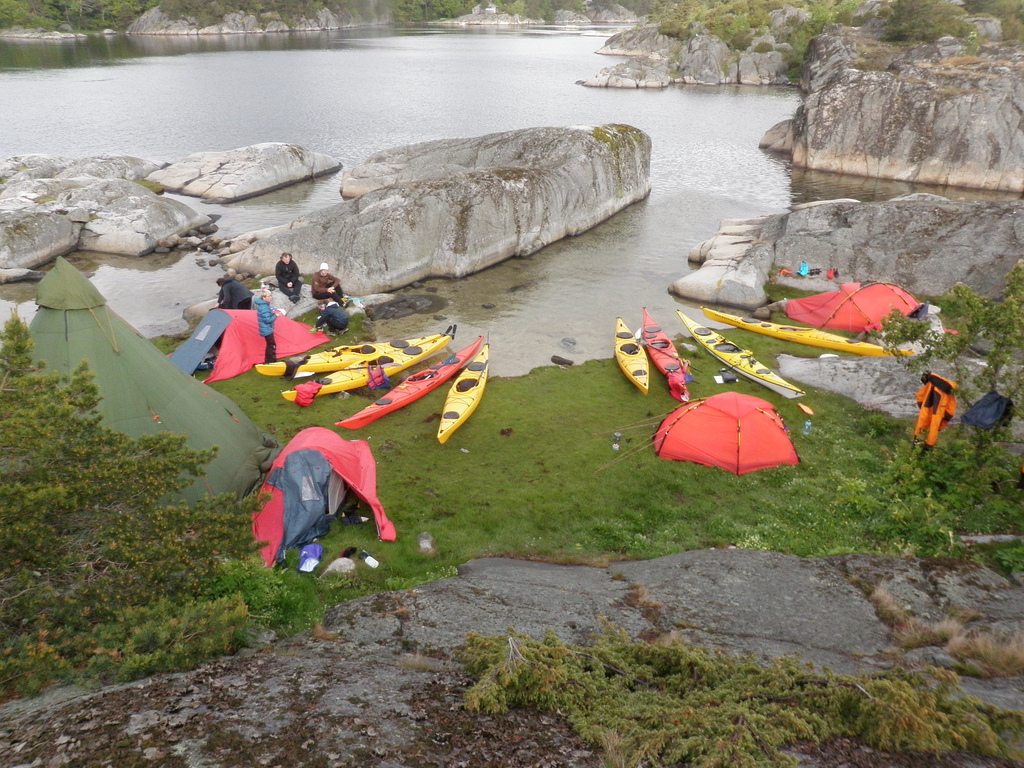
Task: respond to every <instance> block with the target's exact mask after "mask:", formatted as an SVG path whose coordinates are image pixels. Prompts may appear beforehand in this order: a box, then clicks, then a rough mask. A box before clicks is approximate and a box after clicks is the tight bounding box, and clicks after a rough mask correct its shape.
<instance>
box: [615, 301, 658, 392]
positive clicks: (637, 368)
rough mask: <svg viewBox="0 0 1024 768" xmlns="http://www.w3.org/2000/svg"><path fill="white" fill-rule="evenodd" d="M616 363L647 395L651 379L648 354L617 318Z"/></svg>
mask: <svg viewBox="0 0 1024 768" xmlns="http://www.w3.org/2000/svg"><path fill="white" fill-rule="evenodd" d="M615 362H617V363H618V364H619V368H621V369H622V372H623V373H624V374H626V378H627V379H629V380H630V381H631V382H633V384H634V385H635V386H636V388H637V389H639V390H640V391H641V392H643V393H644V394H645V395H646V394H647V389H648V386H649V384H650V377H651V373H650V365H649V364H648V362H647V353H646V352H644V348H643V347H641V346H640V344H639V343H637V340H636V337H635V336H633V332H632V331H631V330H629V328H628V327H626V324H625V323H624V322H622V318H621V317H617V318H615Z"/></svg>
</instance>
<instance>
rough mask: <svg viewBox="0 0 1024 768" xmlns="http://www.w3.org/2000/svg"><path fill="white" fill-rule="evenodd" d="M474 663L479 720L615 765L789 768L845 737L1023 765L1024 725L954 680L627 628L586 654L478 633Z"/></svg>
mask: <svg viewBox="0 0 1024 768" xmlns="http://www.w3.org/2000/svg"><path fill="white" fill-rule="evenodd" d="M463 660H464V662H465V663H466V666H467V669H468V670H469V672H470V674H472V675H474V676H476V677H477V678H478V681H477V682H476V683H475V684H474V685H473V686H472V687H471V688H470V689H469V690H468V691H467V693H466V705H467V708H468V709H469V710H471V711H476V712H488V713H500V712H505V711H507V710H508V709H510V708H512V707H534V708H537V709H541V710H544V711H549V712H559V713H561V714H562V715H563V716H565V717H566V718H567V719H568V721H569V723H570V724H571V725H572V727H573V728H574V730H576V731H577V732H578V733H579V734H580V736H581V737H582V738H583V739H584V740H586V741H587V742H589V743H591V744H593V745H595V746H598V747H601V746H603V747H605V749H606V750H607V751H608V753H609V754H608V756H607V757H608V758H609V759H608V761H607V762H608V763H609V764H613V763H614V764H617V765H687V766H693V767H694V768H727V767H728V768H756V767H760V766H778V767H779V768H782V767H783V766H790V765H792V764H793V762H792V758H791V757H789V756H787V755H785V754H783V751H782V750H783V749H784V748H785V747H786V746H788V745H791V744H795V743H796V742H811V743H820V742H823V741H826V740H828V739H831V738H835V737H854V738H858V739H862V740H863V741H864V742H865V743H866V744H868V745H870V746H873V747H875V748H878V749H881V750H886V751H910V752H928V753H941V752H972V753H976V754H981V755H989V756H1000V757H1004V756H1006V757H1009V756H1019V752H1018V751H1015V750H1014V748H1013V747H1012V746H1011V745H1010V743H1008V742H1009V741H1010V739H1009V738H1008V737H1011V736H1012V735H1014V734H1021V733H1024V716H1022V715H1021V714H1020V713H1019V712H1000V711H998V710H996V709H994V708H992V707H990V706H988V705H986V704H983V703H981V702H979V701H977V700H976V699H972V698H969V697H962V696H960V695H958V690H957V684H956V683H957V678H956V675H955V674H954V673H952V672H949V671H946V670H937V669H935V670H931V671H929V673H927V674H922V675H916V676H915V675H911V674H908V673H905V672H903V671H901V670H898V669H894V670H892V671H889V672H886V673H884V674H881V675H878V676H875V677H866V676H865V677H859V678H858V677H850V676H843V675H835V674H832V673H830V672H828V671H825V672H820V673H819V672H816V671H814V670H812V669H811V668H810V667H808V666H805V665H803V664H801V663H800V662H799V660H797V659H795V658H782V659H776V660H774V661H772V662H771V663H769V664H767V665H764V664H759V663H757V661H755V660H754V659H753V658H736V657H733V656H729V655H726V654H715V653H713V652H709V651H705V650H702V649H700V648H696V647H694V646H691V645H688V644H686V643H684V642H681V641H678V640H666V641H663V642H660V643H644V642H634V641H632V640H631V639H630V638H629V637H628V635H627V634H626V633H625V632H623V631H622V630H619V629H616V628H606V629H605V631H604V633H603V634H602V635H600V636H599V637H598V638H597V641H596V642H595V643H594V645H593V646H589V647H580V646H574V645H568V644H566V643H563V642H562V641H561V640H559V639H558V638H557V637H556V636H555V635H554V634H553V633H549V634H548V635H547V637H545V638H544V639H543V640H534V639H531V638H528V637H525V636H522V635H518V634H509V635H508V636H502V637H482V636H479V635H475V634H471V635H470V636H469V639H468V642H467V645H466V648H465V650H464V653H463ZM612 745H613V746H614V754H613V750H612V749H610V748H609V747H610V746H612ZM612 758H615V759H614V760H613V759H612Z"/></svg>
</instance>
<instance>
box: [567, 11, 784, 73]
mask: <svg viewBox="0 0 1024 768" xmlns="http://www.w3.org/2000/svg"><path fill="white" fill-rule="evenodd" d="M786 50H788V47H787V46H785V45H782V44H777V43H776V41H775V38H774V37H772V35H771V34H765V35H761V36H759V37H757V38H755V39H754V40H752V41H751V43H750V45H749V46H748V47H747V49H746V50H744V51H732V50H730V49H729V46H727V45H726V44H725V43H724V42H722V41H721V40H720V39H718V38H717V37H715V36H714V35H709V34H707V33H706V32H705V31H704V30H703V28H702V27H700V25H694V26H693V28H692V30H691V34H690V36H689V37H688V38H687V39H686V40H679V39H677V38H673V37H668V36H667V35H663V34H661V33H660V32H659V31H658V27H657V26H656V25H647V26H643V27H637V28H635V29H629V30H626V31H624V32H620V33H618V34H616V35H612V36H611V37H610V38H609V39H608V41H607V42H606V43H605V45H604V46H603V47H602V48H601V49H600V50H599V51H598V53H602V54H606V55H611V56H629V57H630V58H631V59H632V61H630V62H626V63H622V64H618V65H616V66H614V67H608V68H605V69H602V70H601V71H600V72H599V73H598V74H597V75H595V76H594V77H592V78H590V79H589V80H583V81H580V84H581V85H587V86H591V87H601V88H640V87H647V88H650V87H665V86H667V85H669V84H671V83H686V84H688V85H723V84H728V83H738V84H740V85H773V84H784V83H788V82H789V78H788V77H787V75H786V69H787V67H786V62H785V56H784V52H785V51H786Z"/></svg>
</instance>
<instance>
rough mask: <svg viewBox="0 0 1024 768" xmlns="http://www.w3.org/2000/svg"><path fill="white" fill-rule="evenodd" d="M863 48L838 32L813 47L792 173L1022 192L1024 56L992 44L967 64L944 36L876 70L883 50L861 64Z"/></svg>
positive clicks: (796, 120)
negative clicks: (819, 172) (810, 171)
mask: <svg viewBox="0 0 1024 768" xmlns="http://www.w3.org/2000/svg"><path fill="white" fill-rule="evenodd" d="M864 45H866V43H865V41H864V40H863V39H862V38H859V37H858V36H857V35H856V34H854V33H853V32H851V31H849V30H840V31H836V30H832V31H830V32H829V33H828V34H827V35H825V36H823V37H821V38H818V39H817V40H815V42H814V45H812V46H811V49H810V52H809V55H808V57H807V59H806V62H805V74H804V79H803V82H802V86H803V87H804V89H805V90H806V92H807V93H806V96H805V98H804V102H803V104H802V105H801V106H800V107H799V108H798V110H797V112H796V115H795V116H794V118H793V122H792V134H793V143H792V148H791V150H790V153H789V154H790V156H791V158H792V162H793V164H794V166H796V167H801V168H810V169H815V170H823V171H832V172H835V173H843V174H851V175H856V176H866V177H871V178H883V179H896V180H900V181H911V182H917V183H926V184H934V185H940V186H957V187H972V188H977V189H990V190H1005V191H1010V192H1015V193H1024V143H1022V142H1021V141H1020V126H1021V125H1022V123H1024V50H1022V49H1020V48H1000V47H998V46H995V45H991V44H989V45H985V46H982V48H981V50H980V51H979V52H978V53H977V55H973V56H969V55H966V53H965V50H964V47H963V45H962V44H960V43H959V42H957V41H956V40H953V39H952V38H943V39H941V40H939V41H938V42H937V43H935V44H933V45H929V46H923V47H919V48H915V49H913V50H911V51H908V52H905V53H898V54H897V53H896V52H895V51H893V52H890V53H889V54H888V55H889V57H890V58H889V59H888V64H887V65H886V66H884V68H883V69H878V66H879V60H880V59H882V61H883V63H885V59H884V55H883V54H880V53H879V52H878V51H877V50H875V51H872V54H871V59H870V60H871V61H872V64H870V65H863V66H859V65H858V62H859V61H860V60H861V56H862V48H863V46H864ZM876 47H877V46H876ZM778 130H779V129H778V127H776V128H774V129H773V131H776V132H777V131H778Z"/></svg>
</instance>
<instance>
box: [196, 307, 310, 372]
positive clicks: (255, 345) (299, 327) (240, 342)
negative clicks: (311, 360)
mask: <svg viewBox="0 0 1024 768" xmlns="http://www.w3.org/2000/svg"><path fill="white" fill-rule="evenodd" d="M220 311H221V312H224V313H226V314H228V315H231V325H229V326H228V327H227V329H226V330H225V331H224V335H223V336H222V337H221V342H220V351H219V352H218V353H217V359H216V360H215V361H214V363H213V370H212V371H210V375H209V376H207V377H206V383H207V384H209V383H210V382H212V381H220V380H222V379H230V378H231V377H232V376H238V375H239V374H242V373H245V372H246V371H248V370H249V369H250V368H252V367H253V366H254V365H256V364H257V363H262V362H263V358H264V356H265V355H266V353H267V344H266V342H265V341H264V340H263V337H262V336H260V330H259V326H258V325H257V323H256V310H255V309H222V310H220ZM274 340H275V341H276V342H277V357H278V359H281V358H285V357H291V356H292V355H301V354H302V353H303V352H308V351H309V350H311V349H312V348H313V347H318V346H320V345H321V344H323V343H325V342H327V341H328V340H329V339H328V337H327V336H326V335H325V334H323V333H310V332H309V326H308V325H303V324H302V323H298V322H296V321H295V320H289V319H288V318H287V317H279V318H277V322H275V323H274Z"/></svg>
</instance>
